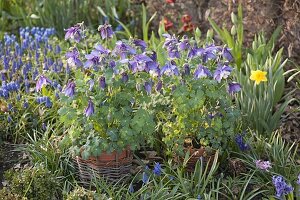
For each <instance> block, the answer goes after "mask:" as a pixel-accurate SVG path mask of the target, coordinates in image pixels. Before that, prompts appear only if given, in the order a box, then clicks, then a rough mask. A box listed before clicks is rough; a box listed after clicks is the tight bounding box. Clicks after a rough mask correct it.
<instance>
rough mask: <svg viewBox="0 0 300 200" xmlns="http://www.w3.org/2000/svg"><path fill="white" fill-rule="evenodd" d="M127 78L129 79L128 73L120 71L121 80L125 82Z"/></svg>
mask: <svg viewBox="0 0 300 200" xmlns="http://www.w3.org/2000/svg"><path fill="white" fill-rule="evenodd" d="M128 79H129V77H128V74H127V73H126V72H123V73H122V81H123V82H124V83H127V81H128Z"/></svg>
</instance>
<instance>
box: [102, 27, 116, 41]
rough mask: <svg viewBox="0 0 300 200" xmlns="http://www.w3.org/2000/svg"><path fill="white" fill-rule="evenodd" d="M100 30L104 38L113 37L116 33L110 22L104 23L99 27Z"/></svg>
mask: <svg viewBox="0 0 300 200" xmlns="http://www.w3.org/2000/svg"><path fill="white" fill-rule="evenodd" d="M98 31H99V32H100V35H101V38H102V40H104V39H109V38H112V37H113V35H114V31H113V29H112V27H111V25H110V24H108V23H105V24H104V25H100V26H99V27H98Z"/></svg>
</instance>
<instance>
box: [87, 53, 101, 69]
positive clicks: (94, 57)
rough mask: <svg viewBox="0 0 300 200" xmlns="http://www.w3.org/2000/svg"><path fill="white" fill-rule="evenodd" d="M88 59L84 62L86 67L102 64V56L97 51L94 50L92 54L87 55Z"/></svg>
mask: <svg viewBox="0 0 300 200" xmlns="http://www.w3.org/2000/svg"><path fill="white" fill-rule="evenodd" d="M85 58H86V59H87V61H86V62H85V63H84V68H90V67H91V66H96V65H99V64H100V57H99V54H98V53H97V52H96V51H92V52H91V53H90V54H87V55H85Z"/></svg>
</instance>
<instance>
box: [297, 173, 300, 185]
mask: <svg viewBox="0 0 300 200" xmlns="http://www.w3.org/2000/svg"><path fill="white" fill-rule="evenodd" d="M297 184H298V185H300V174H299V175H298V180H297Z"/></svg>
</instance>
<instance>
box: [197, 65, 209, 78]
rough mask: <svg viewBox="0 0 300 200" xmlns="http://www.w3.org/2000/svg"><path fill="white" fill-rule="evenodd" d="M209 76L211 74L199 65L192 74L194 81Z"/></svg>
mask: <svg viewBox="0 0 300 200" xmlns="http://www.w3.org/2000/svg"><path fill="white" fill-rule="evenodd" d="M208 76H211V72H210V71H209V70H208V69H207V68H206V67H204V66H202V65H199V66H198V68H197V69H196V70H195V72H194V77H195V79H199V78H203V77H208Z"/></svg>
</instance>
